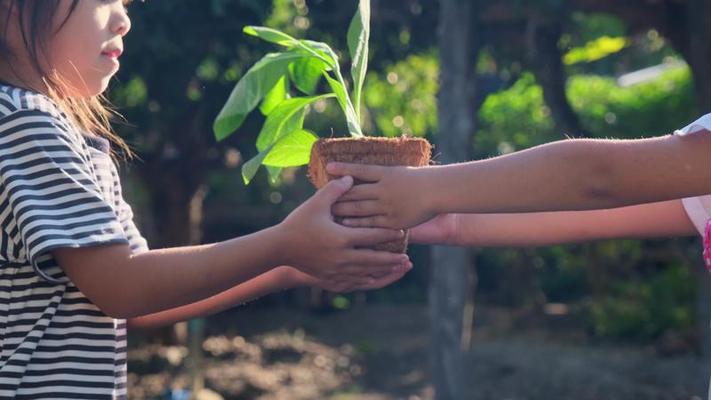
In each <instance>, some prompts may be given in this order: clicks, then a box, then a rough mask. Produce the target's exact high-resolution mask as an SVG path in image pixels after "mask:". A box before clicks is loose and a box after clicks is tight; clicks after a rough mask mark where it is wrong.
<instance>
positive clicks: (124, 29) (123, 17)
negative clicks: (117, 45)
mask: <svg viewBox="0 0 711 400" xmlns="http://www.w3.org/2000/svg"><path fill="white" fill-rule="evenodd" d="M130 30H131V18H129V17H128V14H127V13H126V11H125V10H123V9H122V10H121V11H120V12H119V13H118V14H117V15H116V17H115V18H114V21H113V24H112V26H111V31H112V32H113V33H115V34H117V35H120V36H126V34H127V33H128V31H130Z"/></svg>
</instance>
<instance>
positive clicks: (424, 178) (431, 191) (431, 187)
mask: <svg viewBox="0 0 711 400" xmlns="http://www.w3.org/2000/svg"><path fill="white" fill-rule="evenodd" d="M441 168H442V167H422V168H417V169H416V170H415V174H417V175H416V177H417V178H416V180H417V183H416V185H415V187H420V188H426V189H425V190H423V191H422V192H421V194H422V196H423V198H422V205H423V206H424V208H425V209H424V211H425V212H426V213H427V214H429V215H439V214H444V213H446V212H447V210H446V207H443V205H442V197H443V193H446V190H442V185H440V182H439V180H440V178H439V177H438V176H437V175H438V173H439V170H440V169H441Z"/></svg>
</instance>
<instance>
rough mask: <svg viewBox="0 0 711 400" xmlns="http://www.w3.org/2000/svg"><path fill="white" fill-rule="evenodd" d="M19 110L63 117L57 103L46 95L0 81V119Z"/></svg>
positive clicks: (57, 117)
mask: <svg viewBox="0 0 711 400" xmlns="http://www.w3.org/2000/svg"><path fill="white" fill-rule="evenodd" d="M21 111H35V112H38V113H41V114H45V115H46V116H48V117H52V118H56V119H58V120H62V119H64V118H63V114H62V112H61V111H60V109H59V107H57V104H56V103H55V102H54V101H53V100H52V99H50V98H49V97H47V96H46V95H44V94H41V93H37V92H34V91H31V90H27V89H23V88H20V87H16V86H12V85H9V84H6V83H2V82H0V119H2V118H5V117H8V116H9V115H12V114H15V113H17V112H21Z"/></svg>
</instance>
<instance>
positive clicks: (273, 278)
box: [128, 264, 412, 328]
mask: <svg viewBox="0 0 711 400" xmlns="http://www.w3.org/2000/svg"><path fill="white" fill-rule="evenodd" d="M410 268H412V264H409V265H408V268H407V269H406V270H401V271H399V272H396V273H390V274H388V275H386V276H384V277H381V278H378V279H376V280H374V281H363V282H362V283H360V284H359V285H353V284H352V283H351V282H348V281H339V280H334V281H325V280H320V279H317V278H315V277H313V276H310V275H307V274H304V273H303V272H301V271H299V270H297V269H295V268H292V267H287V266H282V267H277V268H274V269H272V270H271V271H269V272H266V273H264V274H262V275H260V276H258V277H256V278H254V279H251V280H249V281H247V282H244V283H242V284H239V285H237V286H236V287H234V288H231V289H228V290H226V291H224V292H222V293H220V294H217V295H215V296H212V297H210V298H207V299H205V300H201V301H198V302H196V303H193V304H189V305H186V306H182V307H177V308H173V309H170V310H166V311H162V312H158V313H155V314H150V315H145V316H141V317H136V318H131V319H130V320H128V326H129V327H131V328H154V327H158V326H162V325H170V324H173V323H176V322H180V321H185V320H188V319H191V318H196V317H205V316H208V315H211V314H215V313H218V312H221V311H224V310H226V309H228V308H231V307H234V306H236V305H239V304H242V303H245V302H247V301H250V300H253V299H256V298H258V297H261V296H264V295H266V294H269V293H273V292H277V291H280V290H285V289H290V288H294V287H298V286H317V287H320V288H322V289H325V290H330V291H335V292H344V291H351V290H369V289H377V288H380V287H383V286H386V285H389V284H390V283H392V282H395V281H396V280H398V279H400V278H402V276H403V275H404V274H405V273H406V272H407V270H409V269H410Z"/></svg>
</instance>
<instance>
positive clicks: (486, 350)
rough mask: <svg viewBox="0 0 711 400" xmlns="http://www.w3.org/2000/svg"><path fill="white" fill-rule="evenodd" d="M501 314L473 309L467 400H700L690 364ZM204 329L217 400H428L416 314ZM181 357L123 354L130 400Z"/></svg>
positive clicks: (225, 322)
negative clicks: (522, 323)
mask: <svg viewBox="0 0 711 400" xmlns="http://www.w3.org/2000/svg"><path fill="white" fill-rule="evenodd" d="M501 315H502V313H501V312H500V311H497V312H494V311H491V310H489V311H488V312H487V311H481V312H480V317H479V318H478V319H477V324H478V325H477V328H476V329H475V334H474V338H473V347H472V350H471V351H470V352H469V353H468V354H467V364H466V372H465V373H466V375H467V380H468V382H469V383H470V385H469V387H468V393H469V394H468V398H470V399H473V400H478V399H482V400H484V399H487V400H488V399H496V400H498V399H501V400H504V399H506V400H555V399H575V400H598V399H600V400H603V399H604V400H638V399H647V400H692V399H693V400H700V399H703V400H706V398H705V390H706V383H707V381H708V376H709V368H708V367H707V365H708V363H706V365H705V364H704V360H702V359H700V358H699V357H696V356H693V355H685V356H681V357H674V358H661V357H659V356H658V355H656V353H655V352H654V351H653V349H650V348H646V347H633V346H612V345H591V344H589V343H586V341H587V339H586V337H585V335H584V334H583V333H581V332H576V331H575V330H571V329H567V330H562V329H561V330H557V329H556V330H555V331H553V330H551V329H548V330H546V329H535V330H531V329H527V330H521V329H518V328H513V327H512V326H513V325H512V324H511V322H510V319H507V318H502V317H501ZM208 326H209V327H210V329H211V330H212V331H211V332H209V334H208V340H206V342H205V344H204V348H205V350H206V366H205V371H206V375H207V377H208V379H207V385H208V387H209V388H211V389H213V390H215V391H217V392H218V393H220V394H221V395H222V396H223V397H224V398H225V399H235V400H242V399H260V400H268V399H285V400H286V399H289V400H300V399H333V400H355V399H363V400H394V399H406V400H428V399H432V398H433V396H432V388H431V385H430V384H429V371H428V363H427V359H428V357H427V355H428V351H429V347H428V346H429V336H428V331H429V327H428V320H427V313H426V309H425V308H424V307H422V306H367V307H365V308H363V309H359V310H351V311H347V312H340V313H331V314H322V315H316V314H313V313H304V312H300V311H295V310H273V309H263V308H262V309H260V308H252V307H247V308H243V309H241V310H237V311H233V312H232V313H231V314H229V315H227V314H223V315H220V316H216V317H214V318H212V319H211V320H210V322H209V324H208ZM132 342H133V343H137V342H139V341H136V340H133V341H132ZM185 354H186V350H185V349H184V348H182V347H167V346H158V345H153V346H151V345H145V344H143V345H138V344H135V345H133V344H132V346H131V351H130V354H129V359H130V361H129V370H130V371H131V374H130V386H131V389H130V390H131V394H132V395H131V399H153V398H158V396H160V395H161V393H162V392H163V391H164V387H165V386H166V385H169V382H173V383H172V384H173V385H178V386H179V385H180V384H181V383H182V382H184V381H185V380H186V378H185V371H184V368H183V365H184V364H185V363H184V361H185V359H184V356H185Z"/></svg>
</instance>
